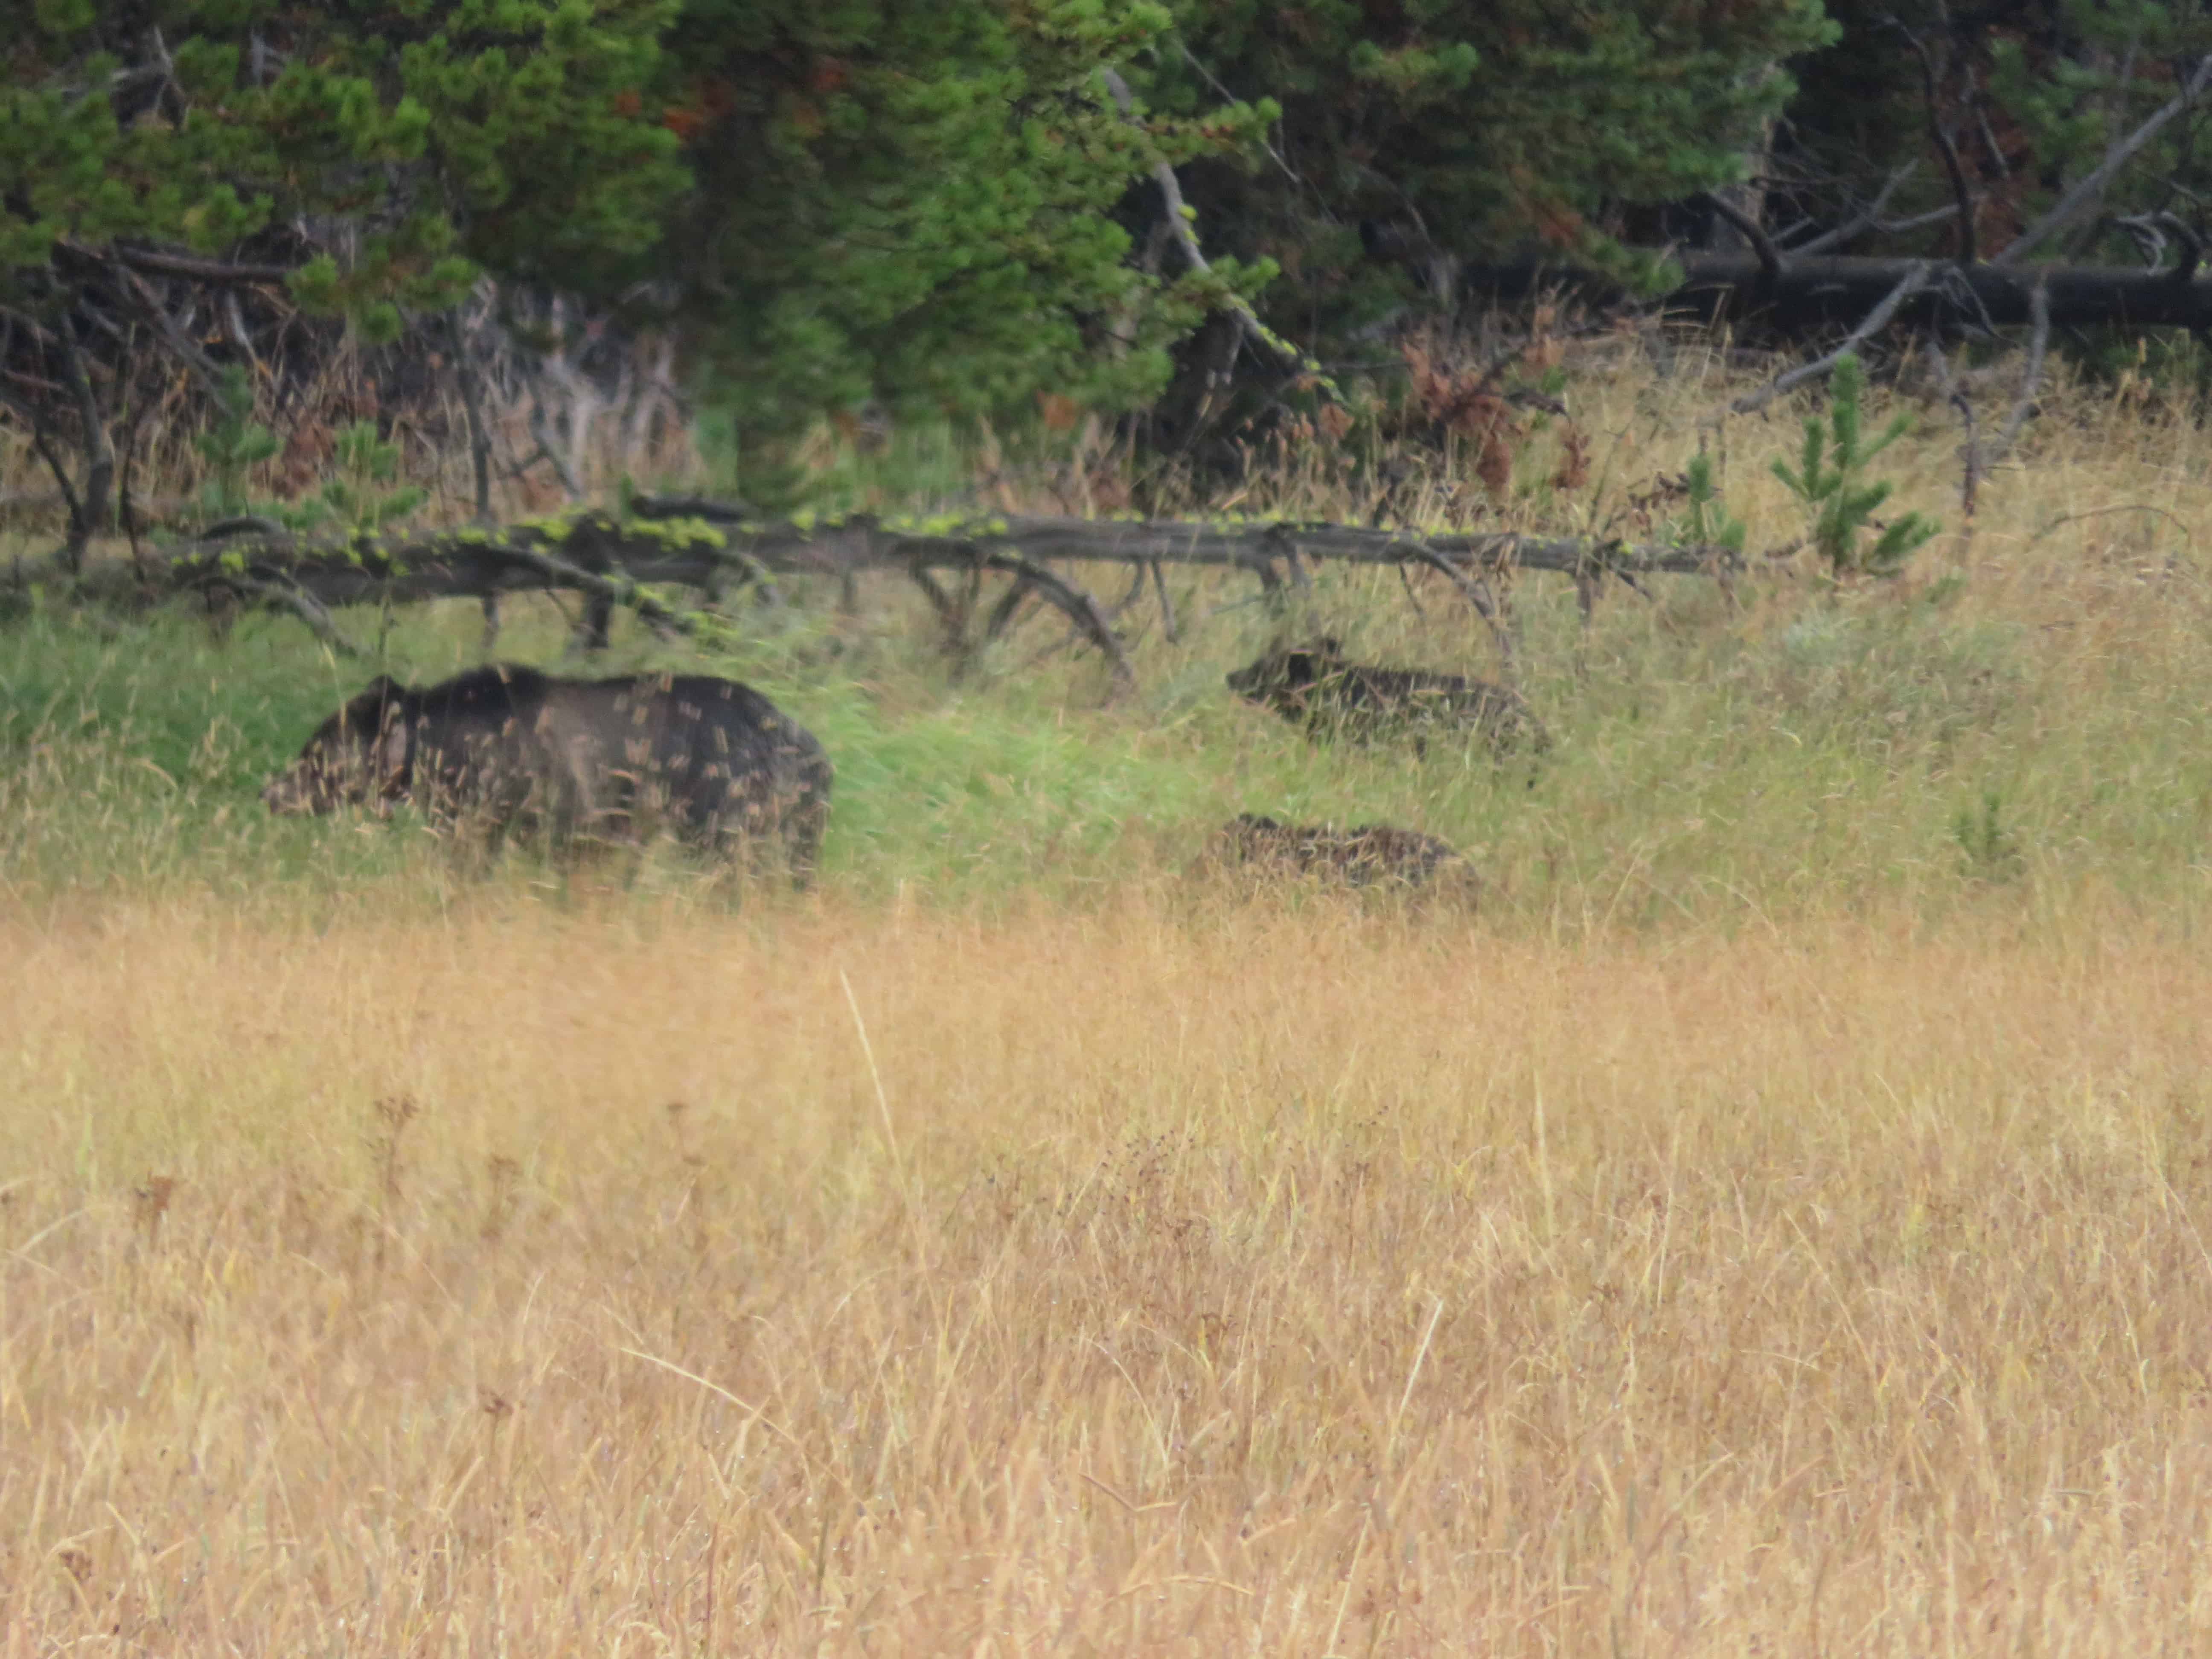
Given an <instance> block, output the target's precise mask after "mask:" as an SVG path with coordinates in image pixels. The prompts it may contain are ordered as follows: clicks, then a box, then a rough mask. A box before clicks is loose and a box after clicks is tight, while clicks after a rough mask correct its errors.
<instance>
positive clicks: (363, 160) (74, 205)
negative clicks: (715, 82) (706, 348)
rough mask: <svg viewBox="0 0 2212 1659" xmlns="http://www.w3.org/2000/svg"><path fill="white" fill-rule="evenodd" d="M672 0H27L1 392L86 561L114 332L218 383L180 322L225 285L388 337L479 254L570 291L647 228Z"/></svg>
mask: <svg viewBox="0 0 2212 1659" xmlns="http://www.w3.org/2000/svg"><path fill="white" fill-rule="evenodd" d="M675 3H676V0H407V3H398V4H370V3H366V0H347V3H333V4H327V5H321V6H315V7H304V6H280V5H278V4H276V3H275V0H117V3H106V4H100V3H94V0H37V3H36V4H35V5H33V6H32V7H31V8H29V11H30V16H29V17H28V18H27V19H25V20H23V21H24V26H23V27H20V28H17V29H15V31H14V38H12V39H11V40H10V41H9V57H8V59H7V71H6V73H7V78H6V80H5V81H4V82H0V329H4V331H5V335H4V338H0V352H4V354H5V356H7V358H8V360H9V363H10V365H11V367H14V368H17V369H18V370H19V373H18V374H15V375H14V376H11V377H10V379H9V380H8V381H7V382H5V383H4V384H0V398H4V399H5V406H6V408H7V409H8V410H9V412H10V413H11V414H12V415H13V416H15V418H17V419H18V420H20V421H21V422H24V423H25V424H27V426H28V427H29V428H30V429H31V431H32V432H33V435H34V436H35V438H36V439H37V441H38V442H39V444H40V447H41V449H42V452H43V453H45V455H46V459H47V460H48V463H49V465H51V466H52V469H53V471H54V472H55V476H56V478H57V480H58V482H59V483H60V484H61V486H62V489H63V491H64V495H66V496H67V497H68V499H69V502H70V547H69V553H70V557H71V561H72V562H74V561H75V560H76V559H77V558H80V557H81V556H82V550H83V548H84V546H85V544H86V542H87V541H88V539H89V538H90V537H91V536H93V535H94V534H95V533H97V532H99V531H100V530H101V529H102V528H104V527H105V526H106V524H107V522H108V521H109V518H110V514H111V513H112V500H113V489H114V483H115V472H116V459H115V452H114V447H113V444H112V440H111V437H110V435H109V433H108V430H107V428H108V427H109V425H110V423H112V422H113V421H114V420H115V418H116V416H117V414H118V390H117V388H118V387H119V386H122V385H124V384H126V383H127V380H128V377H127V376H125V375H121V374H106V375H104V376H103V375H102V374H97V373H95V372H94V369H95V364H94V357H95V354H97V353H100V352H102V351H108V350H112V349H113V348H114V344H115V343H117V342H122V343H124V344H123V347H122V349H123V350H124V351H125V354H126V355H127V354H129V353H131V352H134V351H137V350H139V349H143V348H144V347H148V346H151V347H157V348H159V349H163V350H166V351H168V352H170V353H172V354H173V355H174V356H176V357H178V358H179V359H180V360H181V361H182V362H184V363H185V365H187V366H188V367H189V368H191V371H192V372H193V373H194V374H196V375H197V377H198V379H199V380H200V382H201V384H202V387H203V390H204V392H206V393H208V394H209V395H210V397H211V398H216V399H218V400H219V399H220V397H221V394H222V384H221V382H222V375H221V364H220V363H219V362H218V361H217V358H218V356H221V355H222V348H221V347H217V348H216V350H215V351H213V352H211V351H210V349H209V347H208V343H206V342H205V341H203V340H201V339H198V338H197V337H194V336H193V335H192V334H191V332H190V331H188V330H186V329H185V326H184V325H183V324H182V323H181V322H180V320H179V312H180V311H183V310H185V309H187V308H191V309H194V310H201V311H204V310H211V309H212V308H213V307H212V304H211V300H210V296H212V295H216V294H219V293H220V292H221V291H222V289H225V288H227V287H232V286H235V285H236V284H238V283H252V282H265V281H268V280H270V277H271V276H272V274H274V275H276V276H282V277H283V279H284V280H285V281H286V282H288V283H289V287H290V289H291V291H292V293H293V295H294V296H295V298H297V299H298V300H299V301H301V302H302V303H303V304H304V305H306V306H307V307H309V308H310V309H313V310H320V311H325V312H343V313H345V314H347V315H348V316H349V317H350V318H351V319H353V320H354V323H355V325H356V326H357V327H358V328H359V330H360V331H362V334H363V335H364V337H368V338H370V339H376V338H388V337H391V336H392V335H393V334H395V333H396V332H397V331H398V329H399V327H400V326H401V324H402V320H403V313H404V312H405V311H410V310H411V311H417V312H420V311H427V310H435V309H438V308H440V307H447V306H450V305H452V304H453V303H455V302H456V301H458V300H459V297H460V296H461V295H463V294H464V293H465V292H466V291H467V289H468V288H469V286H470V285H471V283H473V282H474V281H475V279H476V277H477V274H478V272H479V271H480V270H482V269H483V268H485V267H486V266H489V267H491V268H494V269H496V270H502V271H523V272H528V271H549V272H557V273H559V276H560V280H562V282H563V283H568V284H570V285H579V284H581V283H586V282H588V281H590V280H592V278H593V277H594V276H600V275H605V274H610V273H611V272H613V271H614V270H617V269H618V268H619V266H620V264H621V262H622V261H623V260H624V259H626V258H635V256H636V255H637V254H638V253H639V252H641V251H642V250H643V249H645V248H646V247H647V246H650V245H651V243H652V242H653V240H654V238H655V237H656V236H657V234H659V228H660V216H661V214H662V212H663V210H665V206H666V204H668V203H669V202H670V201H671V199H672V198H673V197H674V195H675V194H676V192H677V191H678V190H679V189H680V188H681V186H682V185H683V182H684V174H683V172H682V170H681V168H680V167H679V166H678V162H677V160H676V150H677V149H678V140H677V138H676V137H675V135H673V134H672V133H670V132H669V131H666V130H665V128H664V127H663V126H662V125H660V124H659V122H658V121H657V120H654V119H652V118H647V116H646V115H645V114H644V112H643V106H642V103H641V92H642V91H643V89H644V88H647V86H649V85H650V84H651V82H652V79H653V76H654V74H655V72H656V70H657V68H658V64H659V52H660V36H661V33H662V31H663V29H664V28H665V26H666V25H667V24H668V22H669V21H671V18H672V16H673V8H674V5H675ZM14 10H15V13H16V14H18V15H20V14H21V11H22V10H23V8H21V7H17V8H15V9H14ZM313 228H320V230H321V232H323V233H324V234H320V235H318V234H315V231H314V229H313ZM327 243H335V244H337V245H338V250H334V249H333V248H332V247H331V246H319V244H327ZM340 251H342V252H343V258H341V257H340ZM195 293H197V303H196V302H195V299H194V297H193V296H194V295H195ZM103 381H105V385H104V386H103V384H102V382H103ZM40 385H44V386H50V387H57V388H58V392H53V393H52V395H48V396H43V397H42V396H40V395H38V394H37V393H36V392H35V391H34V390H26V389H25V388H26V386H31V387H33V388H35V387H37V386H40ZM72 447H73V448H75V449H76V452H77V453H78V455H79V457H80V462H79V465H77V466H76V467H75V468H71V467H70V466H68V465H66V464H65V461H64V454H63V452H64V449H65V448H72Z"/></svg>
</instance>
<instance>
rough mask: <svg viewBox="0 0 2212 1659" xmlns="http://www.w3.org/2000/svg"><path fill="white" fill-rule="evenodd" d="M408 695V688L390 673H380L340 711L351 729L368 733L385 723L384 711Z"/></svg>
mask: <svg viewBox="0 0 2212 1659" xmlns="http://www.w3.org/2000/svg"><path fill="white" fill-rule="evenodd" d="M406 695H407V689H406V688H405V687H404V686H403V685H401V684H399V682H398V681H397V680H395V679H393V678H392V676H391V675H389V674H379V675H378V676H377V677H376V678H374V679H373V680H371V681H370V682H369V683H368V684H367V685H365V686H363V687H362V689H361V690H360V691H358V692H357V693H356V694H355V696H354V697H353V699H352V701H350V702H348V703H347V704H346V706H345V708H343V710H342V711H340V712H341V713H342V714H343V715H344V717H345V724H346V726H347V728H348V729H349V730H350V731H355V732H362V733H367V732H374V731H375V730H377V729H378V727H379V726H381V725H382V724H383V721H384V711H385V710H386V708H390V707H391V706H392V704H394V703H396V702H398V701H399V700H400V698H402V697H404V696H406Z"/></svg>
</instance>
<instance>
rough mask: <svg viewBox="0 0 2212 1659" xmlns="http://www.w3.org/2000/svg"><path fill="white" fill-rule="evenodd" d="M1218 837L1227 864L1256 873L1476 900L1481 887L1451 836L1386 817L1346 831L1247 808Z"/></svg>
mask: <svg viewBox="0 0 2212 1659" xmlns="http://www.w3.org/2000/svg"><path fill="white" fill-rule="evenodd" d="M1214 841H1215V856H1216V858H1217V859H1218V861H1219V862H1220V863H1222V864H1224V865H1227V866H1241V867H1243V868H1244V869H1246V870H1248V871H1251V872H1255V873H1267V874H1275V875H1280V876H1286V877H1293V878H1298V877H1318V878H1321V879H1322V880H1325V881H1334V882H1341V883H1342V884H1344V885H1346V886H1347V887H1379V886H1398V887H1410V888H1423V889H1437V890H1441V889H1444V888H1455V889H1457V890H1459V891H1461V892H1462V894H1463V895H1464V896H1467V897H1468V898H1469V899H1472V898H1473V897H1474V896H1475V895H1476V893H1477V892H1478V891H1479V890H1480V886H1481V883H1480V878H1478V877H1477V876H1476V875H1475V873H1474V866H1473V865H1471V864H1469V863H1468V861H1467V860H1466V859H1464V858H1463V857H1462V856H1461V855H1460V854H1459V853H1458V851H1457V850H1456V849H1455V848H1453V847H1452V846H1451V844H1450V843H1449V842H1443V841H1439V840H1437V838H1436V837H1435V836H1425V835H1422V834H1421V833H1420V832H1419V830H1414V829H1393V828H1392V827H1390V826H1389V824H1384V823H1363V824H1358V825H1355V826H1354V827H1353V828H1352V829H1337V828H1336V827H1335V826H1334V824H1300V823H1279V822H1278V821H1277V820H1275V819H1273V818H1270V817H1260V816H1259V815H1258V814H1256V813H1253V812H1243V813H1240V814H1239V815H1238V816H1237V817H1234V818H1232V819H1231V820H1230V822H1228V823H1225V824H1224V825H1223V826H1222V827H1221V829H1220V832H1219V833H1218V835H1217V836H1215V837H1214Z"/></svg>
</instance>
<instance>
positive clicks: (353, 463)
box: [313, 421, 430, 530]
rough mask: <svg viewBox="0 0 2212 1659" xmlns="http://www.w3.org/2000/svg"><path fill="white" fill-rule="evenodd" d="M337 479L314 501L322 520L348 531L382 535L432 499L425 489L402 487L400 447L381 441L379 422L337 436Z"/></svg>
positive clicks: (359, 424)
mask: <svg viewBox="0 0 2212 1659" xmlns="http://www.w3.org/2000/svg"><path fill="white" fill-rule="evenodd" d="M399 462H400V452H399V446H398V444H394V443H386V442H385V441H383V440H381V439H380V438H379V437H378V436H377V435H376V422H374V421H356V422H353V424H352V425H350V426H348V427H345V428H342V429H341V430H340V431H339V433H338V435H337V471H336V474H335V476H333V477H331V478H329V479H327V480H325V482H324V484H323V487H322V489H320V490H319V492H318V493H317V494H316V495H315V496H314V497H313V501H314V503H315V504H316V505H317V506H319V507H321V508H322V510H323V514H324V515H325V517H327V518H328V519H329V520H331V522H333V523H335V524H337V525H338V526H340V527H341V528H343V529H347V530H380V529H382V528H383V527H384V526H386V525H388V524H393V523H397V522H398V520H401V519H404V518H405V517H407V515H408V514H410V513H412V512H414V511H415V510H416V508H417V507H421V506H422V503H423V502H424V501H428V500H429V499H430V492H429V491H428V490H427V489H423V488H422V486H421V485H420V484H403V483H399V482H398V478H399Z"/></svg>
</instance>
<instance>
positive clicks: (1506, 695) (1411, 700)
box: [1228, 639, 1550, 750]
mask: <svg viewBox="0 0 2212 1659" xmlns="http://www.w3.org/2000/svg"><path fill="white" fill-rule="evenodd" d="M1228 681H1229V689H1230V690H1232V691H1234V692H1236V693H1237V695H1238V696H1243V697H1245V698H1248V699H1249V700H1250V701H1251V702H1256V703H1258V704H1260V705H1261V707H1262V708H1272V709H1273V710H1274V711H1275V713H1277V714H1280V715H1281V716H1282V717H1283V718H1284V719H1285V720H1289V721H1291V722H1292V723H1293V724H1294V725H1299V726H1304V727H1305V728H1306V729H1307V730H1308V731H1309V732H1314V733H1316V734H1321V733H1328V732H1343V733H1345V734H1346V735H1347V736H1350V737H1354V738H1361V739H1363V740H1370V741H1371V740H1373V739H1375V738H1382V737H1388V736H1391V735H1395V734H1396V733H1398V732H1406V731H1410V732H1412V735H1413V741H1414V744H1415V746H1416V748H1420V747H1423V746H1424V745H1423V740H1422V735H1421V729H1422V728H1423V727H1430V728H1434V727H1437V726H1458V727H1461V728H1462V729H1470V730H1479V731H1480V732H1483V733H1484V734H1485V735H1486V737H1487V738H1489V739H1490V741H1491V743H1492V744H1493V745H1495V746H1496V747H1498V748H1499V749H1504V748H1506V747H1509V746H1510V745H1511V744H1515V743H1520V742H1525V743H1527V744H1528V745H1529V746H1530V747H1531V748H1533V749H1536V750H1541V749H1544V748H1546V747H1547V746H1548V745H1549V743H1550V738H1548V737H1547V734H1546V733H1545V731H1544V728H1543V726H1542V724H1541V722H1539V721H1538V720H1537V719H1536V716H1535V714H1534V713H1533V712H1532V711H1531V710H1530V709H1529V707H1528V704H1527V703H1526V702H1522V699H1521V697H1520V696H1518V695H1517V694H1516V693H1515V692H1513V691H1511V690H1508V689H1507V688H1506V687H1504V686H1502V685H1492V684H1490V683H1489V682H1487V681H1486V680H1471V679H1468V678H1465V677H1464V676H1462V675H1459V674H1438V673H1432V672H1431V671H1428V670H1426V669H1420V668H1376V667H1370V666H1369V665H1364V664H1361V663H1354V662H1350V661H1347V660H1346V658H1345V655H1344V651H1343V647H1341V646H1340V645H1339V644H1338V642H1337V641H1334V640H1333V639H1324V640H1322V641H1318V642H1317V643H1316V644H1313V645H1310V646H1297V647H1293V646H1278V647H1275V648H1274V649H1273V650H1272V651H1270V652H1268V653H1267V654H1266V655H1265V656H1262V657H1261V658H1260V659H1258V660H1257V661H1255V662H1253V663H1251V664H1249V665H1247V666H1245V667H1243V668H1240V669H1238V670H1237V671H1236V672H1234V673H1233V674H1231V675H1230V676H1229V677H1228Z"/></svg>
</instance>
